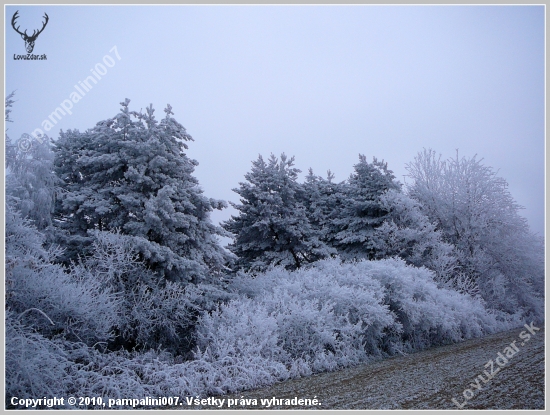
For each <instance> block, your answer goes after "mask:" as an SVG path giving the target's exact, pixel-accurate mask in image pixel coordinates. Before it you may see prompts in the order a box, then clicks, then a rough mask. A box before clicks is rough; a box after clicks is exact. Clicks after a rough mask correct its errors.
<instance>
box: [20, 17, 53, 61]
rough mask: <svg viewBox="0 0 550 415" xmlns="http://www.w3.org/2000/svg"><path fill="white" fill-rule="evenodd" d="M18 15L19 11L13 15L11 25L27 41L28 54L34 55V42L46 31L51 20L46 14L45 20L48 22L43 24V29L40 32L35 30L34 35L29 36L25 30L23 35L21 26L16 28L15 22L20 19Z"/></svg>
mask: <svg viewBox="0 0 550 415" xmlns="http://www.w3.org/2000/svg"><path fill="white" fill-rule="evenodd" d="M17 13H19V10H17V11H16V12H15V13H14V14H13V17H12V18H11V25H12V27H13V29H14V30H15V31H16V32H17V33H19V34H20V35H21V37H22V38H23V40H24V41H25V49H27V53H32V51H33V49H34V42H35V41H36V38H37V37H38V35H39V34H40V33H42V31H43V30H44V28H45V27H46V25H47V24H48V20H49V19H50V18H49V17H48V15H47V14H46V13H44V18H45V19H46V21H45V22H44V23H43V24H42V29H40V30H39V31H38V32H37V31H36V30H34V31H33V32H32V35H31V36H29V35H27V31H26V30H25V31H24V32H23V33H21V32H20V31H19V26H17V27H15V21H16V20H17V18H18V17H19V16H18V15H17Z"/></svg>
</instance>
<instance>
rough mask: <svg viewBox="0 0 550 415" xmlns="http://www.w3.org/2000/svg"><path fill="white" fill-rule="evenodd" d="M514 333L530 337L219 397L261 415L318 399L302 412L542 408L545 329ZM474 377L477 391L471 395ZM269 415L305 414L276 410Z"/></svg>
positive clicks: (501, 338)
mask: <svg viewBox="0 0 550 415" xmlns="http://www.w3.org/2000/svg"><path fill="white" fill-rule="evenodd" d="M520 333H523V336H524V337H525V335H526V333H527V334H528V333H529V332H528V331H527V329H526V328H525V327H523V328H518V329H514V330H510V331H506V332H502V333H497V334H494V335H491V336H487V337H483V338H477V339H473V340H468V341H465V342H462V343H457V344H453V345H448V346H442V347H437V348H433V349H429V350H425V351H422V352H418V353H414V354H411V355H408V356H398V357H394V358H390V359H386V360H382V361H378V362H374V363H369V364H364V365H360V366H356V367H353V368H349V369H345V370H341V371H338V372H332V373H322V374H317V375H313V376H310V377H307V378H301V379H295V380H290V381H286V382H281V383H278V384H275V385H273V386H271V387H268V388H263V389H258V390H253V391H248V392H242V393H239V394H237V395H228V396H221V397H219V398H225V399H226V402H227V399H235V400H237V399H240V398H241V397H244V398H245V399H257V405H256V406H249V407H248V408H249V409H252V408H254V409H260V408H262V407H264V408H265V406H262V404H261V399H262V398H263V399H269V398H273V397H275V398H277V399H292V398H294V397H298V398H306V399H313V398H314V397H316V398H317V399H318V400H319V402H320V403H321V405H319V406H315V407H309V408H307V409H458V406H457V404H455V403H454V402H453V400H452V399H453V398H454V399H455V400H456V402H457V403H458V405H463V404H464V406H463V409H544V329H543V328H542V327H541V328H540V331H534V333H535V334H533V335H530V339H529V341H524V339H522V338H520V337H519V336H520ZM514 341H516V342H515V343H514V345H515V346H516V347H517V349H518V351H517V352H516V353H515V354H514V355H513V356H511V357H510V358H509V359H508V362H504V361H503V360H502V358H501V359H499V362H500V363H501V364H503V366H502V368H501V369H500V371H498V368H499V365H498V363H497V361H496V359H497V358H499V355H498V353H499V352H500V353H503V354H504V355H506V347H509V346H510V344H511V343H512V342H514ZM522 343H523V345H522ZM507 351H508V353H512V352H513V351H514V349H513V348H512V349H508V350H507ZM491 360H492V361H493V368H492V371H493V373H494V376H493V378H492V379H491V380H489V381H488V382H487V383H486V384H485V383H484V382H483V381H482V379H481V378H479V377H478V376H479V375H481V376H482V377H483V378H484V379H487V376H486V375H484V371H486V372H487V374H491V367H490V364H489V362H490V361H491ZM476 378H477V379H478V382H477V384H479V385H480V386H481V389H477V385H476ZM471 384H472V385H471ZM467 389H470V390H471V391H472V392H470V391H466V390H467ZM465 391H466V392H465ZM472 393H473V396H472ZM465 396H467V397H469V398H470V399H469V400H466V399H465ZM203 408H204V409H206V408H207V407H203ZM240 408H243V406H240V405H236V406H233V407H232V408H231V409H240ZM195 409H197V407H195ZM209 409H210V408H209ZM212 409H213V408H212ZM222 409H227V406H225V407H224V408H222ZM270 409H306V407H303V406H302V407H297V406H285V405H275V406H271V407H270Z"/></svg>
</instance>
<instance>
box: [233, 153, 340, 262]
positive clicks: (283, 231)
mask: <svg viewBox="0 0 550 415" xmlns="http://www.w3.org/2000/svg"><path fill="white" fill-rule="evenodd" d="M293 166H294V157H292V158H290V159H289V158H287V157H286V155H285V154H282V155H281V158H280V160H279V159H277V158H276V157H275V156H274V155H271V157H270V158H269V160H268V161H267V163H266V162H265V161H264V159H263V158H262V156H259V157H258V159H257V160H255V161H254V162H252V170H251V171H250V172H249V173H247V174H246V175H245V178H246V180H247V181H246V182H242V183H240V187H239V188H236V189H233V191H234V192H236V193H238V194H239V196H240V197H241V200H240V201H241V203H240V204H236V203H232V205H233V206H234V207H235V209H237V210H238V211H239V214H238V215H237V216H232V217H231V218H230V219H229V220H228V221H226V222H224V223H223V224H222V226H223V228H224V229H225V230H227V231H229V232H231V233H232V234H233V235H234V236H235V239H234V242H233V243H232V244H229V246H228V248H229V250H230V251H231V252H233V253H234V254H235V255H236V256H237V257H238V259H237V261H236V266H237V267H238V268H241V269H245V270H252V271H263V270H265V269H267V268H268V267H269V266H275V265H281V266H284V267H286V268H288V269H296V268H300V267H301V266H302V265H303V264H305V263H310V262H314V261H317V260H318V259H321V258H324V257H327V256H329V255H330V254H331V253H333V252H334V251H333V250H331V249H330V248H328V247H327V246H326V245H325V244H324V243H323V242H321V241H320V240H319V236H320V234H319V232H318V231H316V229H315V228H314V227H312V226H311V225H310V223H309V221H308V217H307V214H306V208H305V206H304V198H305V195H304V190H303V187H302V185H301V184H300V183H298V181H297V178H298V173H299V172H300V170H298V169H297V168H295V167H293Z"/></svg>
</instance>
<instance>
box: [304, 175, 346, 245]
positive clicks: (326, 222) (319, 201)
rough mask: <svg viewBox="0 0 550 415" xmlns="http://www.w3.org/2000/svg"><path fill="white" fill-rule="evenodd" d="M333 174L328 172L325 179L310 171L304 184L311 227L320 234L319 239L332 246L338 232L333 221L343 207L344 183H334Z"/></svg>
mask: <svg viewBox="0 0 550 415" xmlns="http://www.w3.org/2000/svg"><path fill="white" fill-rule="evenodd" d="M333 180H334V174H333V173H332V172H331V171H330V170H329V171H328V172H327V178H326V179H325V178H323V177H321V176H316V175H315V174H314V173H313V170H312V169H309V173H308V175H307V176H306V180H305V183H304V191H305V195H306V197H305V202H306V203H305V204H306V207H307V215H308V219H309V222H310V224H311V226H313V227H314V228H315V229H317V230H318V231H319V233H320V239H321V240H322V241H323V242H325V243H326V244H327V245H329V246H332V245H333V244H334V242H335V240H334V236H335V235H336V233H337V232H338V229H337V227H336V226H335V225H334V224H333V221H334V220H335V219H337V218H338V213H339V212H340V210H341V209H342V206H343V199H344V198H343V190H344V188H345V183H344V182H340V183H336V182H334V181H333Z"/></svg>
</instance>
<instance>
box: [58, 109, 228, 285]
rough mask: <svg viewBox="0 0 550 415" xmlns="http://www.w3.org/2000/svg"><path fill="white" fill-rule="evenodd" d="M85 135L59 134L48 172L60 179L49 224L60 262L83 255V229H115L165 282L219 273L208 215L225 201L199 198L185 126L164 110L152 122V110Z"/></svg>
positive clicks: (86, 244) (219, 254) (217, 231)
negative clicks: (56, 233) (56, 235)
mask: <svg viewBox="0 0 550 415" xmlns="http://www.w3.org/2000/svg"><path fill="white" fill-rule="evenodd" d="M129 102H130V101H129V100H128V99H127V100H126V101H125V102H122V103H121V105H122V110H121V112H120V113H119V114H117V115H116V116H115V117H113V118H110V119H107V120H105V121H101V122H99V123H97V124H96V126H95V127H93V128H91V129H88V130H87V131H85V132H82V133H81V132H79V131H78V130H69V131H67V132H61V133H60V138H59V139H58V140H57V142H56V145H55V149H54V150H55V162H54V164H55V171H56V173H57V174H58V176H59V177H60V178H61V179H62V180H63V184H62V187H63V193H62V195H61V196H60V198H59V200H58V203H57V206H56V216H55V219H56V225H57V226H58V228H59V229H60V230H61V231H62V232H60V240H61V241H62V243H63V245H64V246H65V247H66V249H67V251H66V253H67V254H66V257H65V260H66V261H67V260H69V259H75V258H77V257H78V256H79V255H87V254H89V253H90V243H91V241H92V239H93V236H92V235H90V234H89V232H88V231H91V230H98V231H118V232H120V233H121V234H123V235H128V236H131V237H132V238H133V241H134V247H135V248H136V249H137V250H138V252H139V255H140V259H142V260H144V261H145V263H146V264H147V266H148V267H149V268H150V269H152V270H154V271H156V272H159V273H161V274H164V275H165V276H166V277H167V278H168V279H171V280H178V281H192V282H198V281H204V280H205V279H206V278H207V276H208V275H209V274H210V275H212V274H216V273H218V272H220V271H221V270H222V269H223V266H224V261H225V258H226V254H225V253H224V251H223V248H222V247H221V246H220V245H219V243H218V240H217V238H216V235H223V234H224V232H223V230H222V229H221V228H219V227H217V226H215V225H214V224H212V222H211V220H210V216H209V215H210V212H211V211H212V210H213V209H222V208H223V207H225V202H223V201H219V200H214V199H208V198H206V197H205V196H204V195H203V192H202V189H201V188H200V187H199V183H198V181H197V179H196V178H195V177H194V176H193V171H194V169H195V166H197V164H198V163H197V161H195V160H192V159H190V158H188V157H187V155H186V154H185V152H184V150H185V149H187V144H186V141H190V140H192V138H191V136H190V135H189V134H187V132H186V130H185V128H184V127H183V126H182V125H181V124H179V123H178V122H177V121H176V120H175V119H174V118H173V117H172V114H173V113H172V110H171V107H170V106H169V105H168V106H167V108H166V109H165V110H164V111H165V113H166V115H165V117H164V118H163V119H162V120H161V121H160V122H159V121H157V120H156V119H155V117H154V115H153V113H154V109H153V107H152V105H151V106H149V107H148V108H146V111H145V113H141V112H140V113H138V112H134V111H130V110H129V109H128V104H129Z"/></svg>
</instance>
